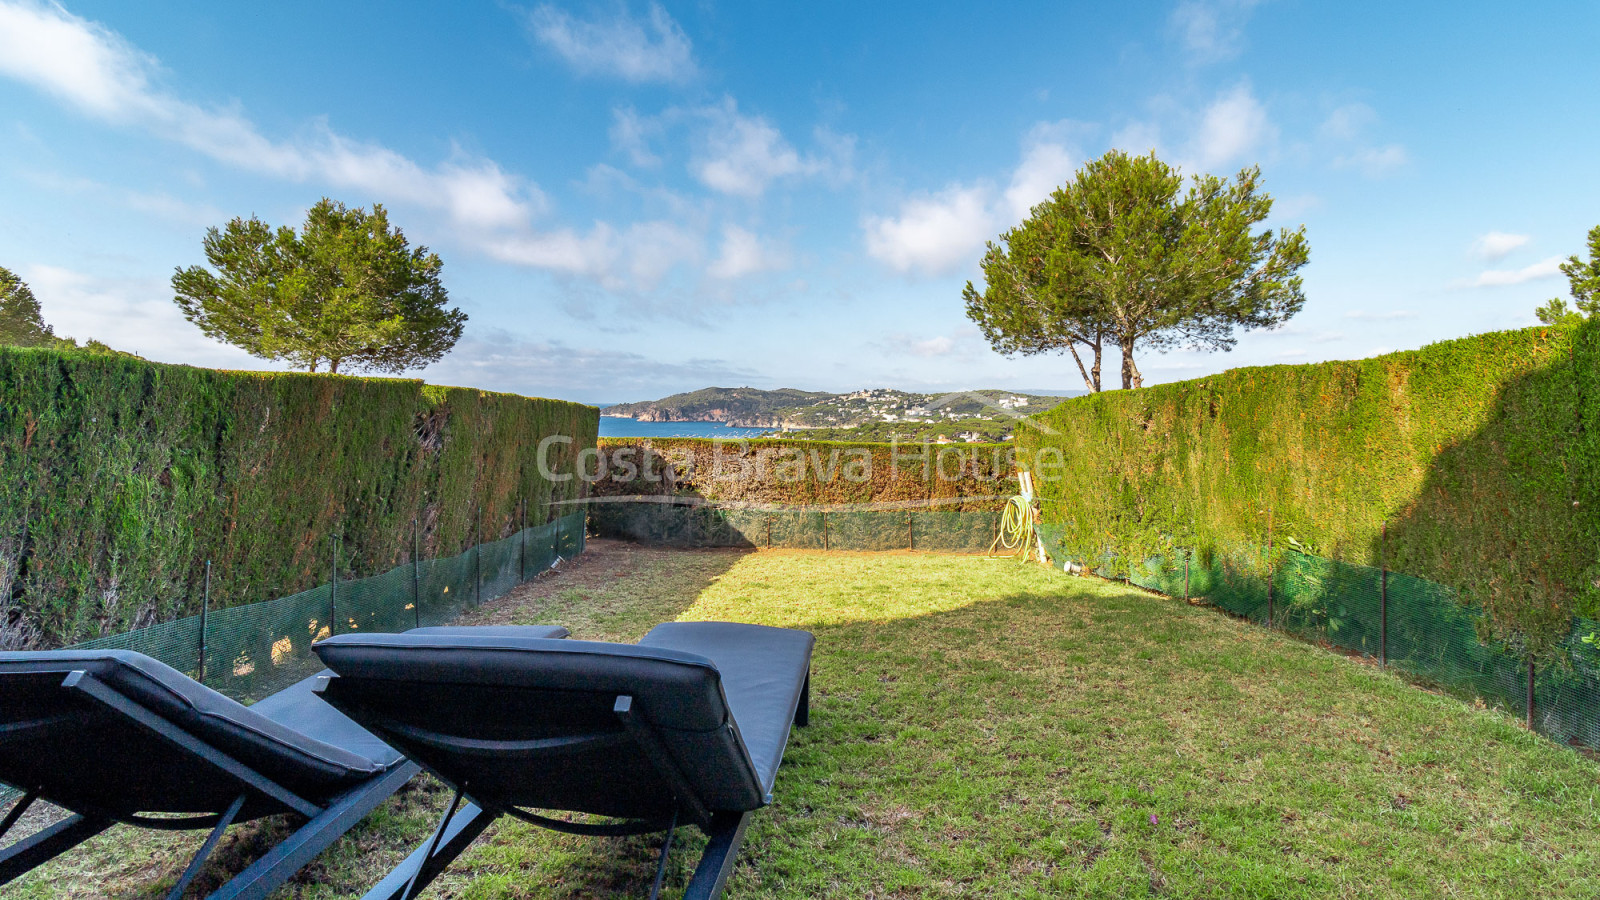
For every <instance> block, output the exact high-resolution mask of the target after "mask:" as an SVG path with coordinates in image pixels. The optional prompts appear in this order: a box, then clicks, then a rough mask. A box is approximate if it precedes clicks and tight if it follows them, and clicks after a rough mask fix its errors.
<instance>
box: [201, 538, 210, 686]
mask: <svg viewBox="0 0 1600 900" xmlns="http://www.w3.org/2000/svg"><path fill="white" fill-rule="evenodd" d="M210 608H211V560H209V559H208V560H206V586H205V590H204V592H203V593H201V595H200V683H201V684H205V683H206V612H207V611H208V610H209V609H210Z"/></svg>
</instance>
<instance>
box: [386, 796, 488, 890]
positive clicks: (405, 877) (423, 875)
mask: <svg viewBox="0 0 1600 900" xmlns="http://www.w3.org/2000/svg"><path fill="white" fill-rule="evenodd" d="M499 817H500V814H499V813H492V812H487V811H485V810H482V809H479V808H478V806H477V804H474V803H468V804H466V805H465V806H463V807H461V810H460V811H459V812H457V813H456V814H455V815H453V816H451V817H450V819H449V821H448V822H445V821H441V823H440V824H441V826H442V832H435V835H434V837H435V840H431V841H429V842H428V843H426V844H423V845H422V846H421V847H418V848H417V849H416V852H414V853H412V854H411V855H410V856H408V857H406V861H405V862H403V863H401V864H400V865H399V867H398V868H396V869H395V870H394V871H393V872H390V873H389V875H388V877H387V878H384V879H383V880H382V881H380V882H378V885H377V887H374V888H373V889H372V890H370V891H367V893H366V896H364V897H362V898H361V900H408V896H407V893H406V892H407V890H408V889H410V888H411V887H412V885H413V884H414V885H415V890H417V891H421V890H422V889H423V888H425V887H427V886H428V885H429V884H430V883H432V882H433V880H434V879H435V878H437V877H439V873H440V872H443V871H444V870H445V868H446V867H447V866H449V865H450V863H451V862H452V861H454V860H455V858H456V857H458V856H460V855H461V853H462V851H464V850H466V849H467V845H469V844H471V843H472V841H473V839H474V838H476V837H477V836H478V835H480V834H482V833H483V830H484V829H485V828H488V827H489V825H490V823H492V822H494V820H495V819H498V818H499Z"/></svg>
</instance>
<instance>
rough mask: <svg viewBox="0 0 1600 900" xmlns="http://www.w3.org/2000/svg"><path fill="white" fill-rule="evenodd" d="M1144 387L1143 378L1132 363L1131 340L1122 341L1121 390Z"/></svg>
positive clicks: (1124, 339) (1127, 338) (1129, 338)
mask: <svg viewBox="0 0 1600 900" xmlns="http://www.w3.org/2000/svg"><path fill="white" fill-rule="evenodd" d="M1137 387H1144V376H1143V375H1140V374H1139V367H1138V366H1137V365H1135V364H1134V362H1133V338H1131V337H1125V338H1123V339H1122V389H1123V390H1127V389H1129V388H1137Z"/></svg>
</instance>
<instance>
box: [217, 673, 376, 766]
mask: <svg viewBox="0 0 1600 900" xmlns="http://www.w3.org/2000/svg"><path fill="white" fill-rule="evenodd" d="M330 674H332V673H330V672H329V671H328V670H327V669H323V670H322V671H321V672H319V673H317V674H316V675H312V676H311V677H310V678H306V679H303V680H301V681H298V682H296V683H294V684H293V685H291V686H289V687H287V688H284V689H283V690H281V691H279V692H277V693H276V694H273V695H272V696H270V697H268V698H266V699H265V700H261V701H259V702H257V703H254V704H251V705H250V706H249V707H247V711H248V712H251V713H254V714H256V715H258V716H263V717H265V718H268V719H271V720H272V721H274V722H277V723H278V724H279V725H282V726H283V727H285V728H287V729H289V730H291V731H294V732H296V733H298V734H301V735H304V736H306V737H308V738H311V739H313V740H317V741H321V742H322V743H324V744H328V745H330V746H333V747H338V748H339V749H341V750H348V751H350V752H351V753H354V754H356V755H358V756H361V757H364V758H366V759H370V760H372V761H373V762H375V763H377V764H378V765H380V766H382V767H383V768H388V767H389V766H392V765H394V764H395V763H397V762H399V761H400V760H402V759H404V758H405V756H404V755H403V754H401V753H400V751H399V750H396V749H394V748H393V747H391V746H389V745H388V744H385V743H384V742H383V741H381V740H379V739H378V738H376V737H373V735H372V733H371V732H369V731H367V730H366V729H365V728H362V727H361V726H360V725H357V724H356V723H354V722H352V721H350V719H349V717H348V716H346V715H345V714H344V713H342V712H339V711H338V710H337V709H334V708H333V707H331V706H329V705H328V704H326V703H324V702H322V698H321V697H318V696H317V695H316V693H315V692H314V688H315V687H316V685H317V683H318V682H319V681H321V680H322V679H324V678H326V677H328V675H330Z"/></svg>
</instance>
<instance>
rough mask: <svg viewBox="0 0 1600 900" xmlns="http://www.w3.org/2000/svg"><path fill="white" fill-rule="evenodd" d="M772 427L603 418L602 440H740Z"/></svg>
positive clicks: (601, 421)
mask: <svg viewBox="0 0 1600 900" xmlns="http://www.w3.org/2000/svg"><path fill="white" fill-rule="evenodd" d="M771 430H772V429H770V428H735V427H734V426H732V425H724V424H722V423H721V422H641V421H639V420H638V419H633V418H629V417H628V416H601V417H600V436H601V437H656V438H669V437H685V438H728V439H733V440H737V439H739V438H753V437H760V436H761V435H763V434H766V433H767V432H769V431H771Z"/></svg>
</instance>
